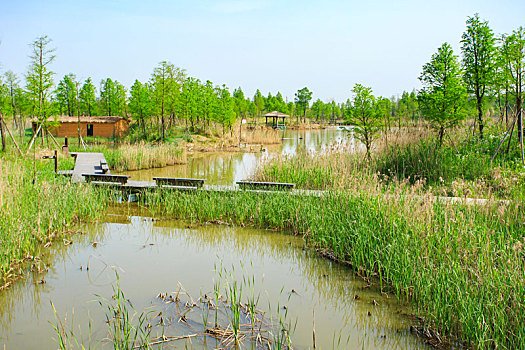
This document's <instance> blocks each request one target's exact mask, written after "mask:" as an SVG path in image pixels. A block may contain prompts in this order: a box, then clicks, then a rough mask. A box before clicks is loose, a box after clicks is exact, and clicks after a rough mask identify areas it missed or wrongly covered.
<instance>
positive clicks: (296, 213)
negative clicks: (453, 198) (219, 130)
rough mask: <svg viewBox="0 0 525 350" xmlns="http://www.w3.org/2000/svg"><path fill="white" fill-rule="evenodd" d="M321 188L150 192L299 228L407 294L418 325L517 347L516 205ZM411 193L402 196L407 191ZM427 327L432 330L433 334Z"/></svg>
mask: <svg viewBox="0 0 525 350" xmlns="http://www.w3.org/2000/svg"><path fill="white" fill-rule="evenodd" d="M381 188H382V187H381V184H380V182H379V181H375V180H363V181H362V185H361V191H360V192H351V191H338V192H329V193H327V194H326V195H324V196H321V197H315V196H296V195H290V194H286V193H282V194H278V193H274V194H258V193H252V192H230V193H220V192H216V193H214V192H204V191H198V192H197V193H176V194H175V193H170V192H160V193H158V192H157V193H151V194H149V195H148V196H147V198H146V199H145V200H146V201H147V202H148V203H149V205H150V206H151V207H152V208H153V209H154V210H155V211H156V212H157V213H158V214H165V215H170V216H174V217H178V218H185V219H188V220H192V221H200V222H205V221H216V220H220V221H226V222H233V223H236V224H240V225H253V226H256V227H260V228H266V229H272V230H288V231H291V232H293V233H295V234H298V235H303V236H304V238H305V240H306V241H307V242H308V244H309V245H310V246H312V247H313V248H315V249H317V250H319V251H320V252H322V253H323V254H325V255H327V256H330V257H332V258H333V259H336V260H338V261H343V262H346V263H348V264H349V265H350V266H352V267H353V268H354V269H355V270H356V271H357V272H358V273H360V274H362V275H363V276H364V277H365V278H372V277H374V278H377V280H376V281H379V282H380V285H381V288H382V289H383V291H384V292H389V293H392V294H395V295H396V296H397V297H398V298H400V299H407V300H409V301H410V302H411V303H413V305H414V310H415V312H416V313H417V314H418V315H420V316H422V317H423V319H424V322H425V327H431V328H433V329H435V330H437V332H439V333H440V334H441V335H445V336H457V337H458V338H459V339H461V340H462V341H464V342H465V343H466V344H468V345H470V346H472V347H478V348H525V319H524V318H523V317H522V315H523V313H524V312H525V288H524V285H525V284H524V278H525V274H524V271H525V240H524V238H523V234H522V232H524V230H525V227H524V226H525V210H524V209H525V208H523V205H522V204H521V203H515V204H512V205H509V206H506V207H505V206H502V205H498V204H487V205H485V206H466V205H461V204H451V203H443V202H440V201H436V200H435V198H434V196H432V195H431V194H430V193H427V195H426V196H423V197H417V199H416V197H414V196H411V195H412V194H413V192H410V191H412V188H411V187H410V186H405V187H404V188H403V189H401V187H399V188H398V189H397V192H395V193H385V192H383V191H381ZM410 198H412V199H410ZM439 333H437V334H439Z"/></svg>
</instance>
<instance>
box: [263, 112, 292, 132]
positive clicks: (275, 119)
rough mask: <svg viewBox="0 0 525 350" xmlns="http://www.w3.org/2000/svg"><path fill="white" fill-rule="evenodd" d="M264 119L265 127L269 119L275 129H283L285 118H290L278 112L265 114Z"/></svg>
mask: <svg viewBox="0 0 525 350" xmlns="http://www.w3.org/2000/svg"><path fill="white" fill-rule="evenodd" d="M264 117H265V118H266V125H268V118H270V121H271V125H272V127H273V128H274V129H275V128H278V127H284V125H285V122H284V120H285V118H289V117H290V116H289V115H288V114H284V113H281V112H278V111H273V112H270V113H267V114H265V115H264Z"/></svg>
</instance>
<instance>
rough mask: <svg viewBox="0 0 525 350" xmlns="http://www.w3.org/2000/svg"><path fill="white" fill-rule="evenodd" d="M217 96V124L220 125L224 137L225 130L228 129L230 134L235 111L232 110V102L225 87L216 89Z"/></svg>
mask: <svg viewBox="0 0 525 350" xmlns="http://www.w3.org/2000/svg"><path fill="white" fill-rule="evenodd" d="M216 91H217V94H218V96H219V106H220V107H219V111H220V112H219V113H218V117H219V120H218V121H219V123H220V124H221V125H222V133H223V135H224V131H225V129H226V128H228V129H230V132H231V131H232V126H233V124H234V123H235V110H234V102H233V99H232V97H231V95H230V91H229V90H228V88H227V87H226V85H223V86H222V88H219V87H218V88H217V89H216Z"/></svg>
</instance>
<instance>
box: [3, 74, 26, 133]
mask: <svg viewBox="0 0 525 350" xmlns="http://www.w3.org/2000/svg"><path fill="white" fill-rule="evenodd" d="M4 78H5V79H4V80H5V83H4V84H5V87H6V89H7V94H8V103H6V104H5V106H4V109H3V111H4V113H5V114H9V115H11V116H12V117H13V121H14V122H15V127H16V128H17V129H19V130H20V131H21V133H20V134H21V135H22V131H23V129H24V120H23V116H22V108H21V107H22V94H23V91H22V89H21V87H20V80H19V79H18V77H17V76H16V74H15V73H14V72H12V71H10V70H9V71H7V72H5V75H4ZM17 117H18V119H17ZM21 140H22V139H21ZM21 142H22V141H21Z"/></svg>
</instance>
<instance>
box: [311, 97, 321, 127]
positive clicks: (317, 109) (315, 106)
mask: <svg viewBox="0 0 525 350" xmlns="http://www.w3.org/2000/svg"><path fill="white" fill-rule="evenodd" d="M323 110H324V103H323V101H321V100H320V99H317V100H315V101H314V103H312V112H313V113H314V116H315V119H316V121H317V122H319V119H321V117H322V114H323Z"/></svg>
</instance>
